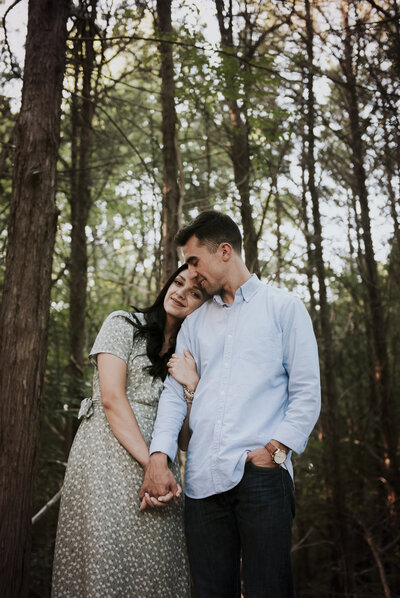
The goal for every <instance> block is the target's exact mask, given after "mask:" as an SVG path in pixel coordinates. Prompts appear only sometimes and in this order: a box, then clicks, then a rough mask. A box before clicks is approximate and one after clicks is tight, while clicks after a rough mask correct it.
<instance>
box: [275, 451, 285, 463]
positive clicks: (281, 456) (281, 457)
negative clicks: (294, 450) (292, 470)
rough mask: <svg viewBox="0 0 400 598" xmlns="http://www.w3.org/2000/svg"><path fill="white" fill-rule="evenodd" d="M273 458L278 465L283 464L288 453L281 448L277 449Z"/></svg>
mask: <svg viewBox="0 0 400 598" xmlns="http://www.w3.org/2000/svg"><path fill="white" fill-rule="evenodd" d="M273 459H274V461H275V463H277V464H278V465H282V463H284V462H285V461H286V453H285V451H282V450H281V449H278V450H276V451H275V453H274V456H273Z"/></svg>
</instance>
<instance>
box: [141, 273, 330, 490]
mask: <svg viewBox="0 0 400 598" xmlns="http://www.w3.org/2000/svg"><path fill="white" fill-rule="evenodd" d="M184 348H186V349H188V350H189V351H190V352H191V354H192V355H193V357H194V358H195V360H196V364H197V370H198V373H199V375H200V382H199V384H198V386H197V389H196V393H195V398H194V401H193V405H192V409H191V414H190V421H189V426H190V430H191V432H192V435H191V438H190V443H189V448H188V453H187V465H186V482H185V493H186V494H187V495H188V496H189V497H191V498H204V497H206V496H210V495H212V494H217V493H220V492H224V491H226V490H229V489H230V488H233V487H234V486H235V485H236V484H238V483H239V482H240V480H241V478H242V476H243V471H244V465H245V462H246V458H247V454H248V452H249V451H251V450H253V449H256V448H260V447H263V446H265V445H266V444H267V443H268V442H269V441H270V440H271V439H275V440H277V441H279V442H281V443H282V444H284V445H286V446H288V447H289V448H290V449H291V450H294V451H295V452H296V453H301V452H302V451H303V450H304V449H305V447H306V444H307V440H308V437H309V434H310V433H311V430H312V429H313V427H314V425H315V422H316V420H317V418H318V415H319V411H320V379H319V364H318V351H317V344H316V341H315V336H314V331H313V327H312V323H311V319H310V317H309V315H308V312H307V310H306V308H305V307H304V305H303V303H302V302H301V301H300V300H299V299H297V298H296V297H294V296H293V295H291V294H289V293H287V292H285V291H282V290H280V289H277V288H275V287H272V286H267V285H265V284H263V283H261V282H260V281H259V280H258V278H257V276H255V275H254V274H253V276H252V277H251V278H250V279H249V280H248V281H247V282H246V283H245V284H244V285H242V286H241V287H240V288H239V289H238V290H237V292H236V295H235V300H234V302H233V304H232V305H227V304H225V303H224V302H223V301H222V300H221V297H219V296H215V297H214V298H213V299H211V300H210V301H207V302H206V303H204V304H203V305H202V306H201V307H200V308H199V309H197V310H196V311H195V312H193V313H192V314H191V315H190V316H188V317H187V318H186V320H185V321H184V323H183V325H182V327H181V330H180V332H179V335H178V338H177V346H176V352H177V353H180V354H183V349H184ZM185 415H186V402H185V400H184V396H183V389H182V386H181V385H180V384H179V383H178V382H176V380H174V379H173V378H172V377H171V376H168V377H167V379H166V381H165V384H164V390H163V392H162V395H161V398H160V403H159V408H158V414H157V419H156V422H155V427H154V433H153V440H152V443H151V447H150V452H151V453H153V452H157V451H160V452H163V453H165V454H167V455H168V456H169V458H170V459H171V460H173V459H174V458H175V455H176V451H177V437H178V434H179V430H180V428H181V426H182V423H183V420H184V418H185ZM290 453H291V451H290V452H289V456H288V459H287V460H286V463H285V465H284V467H286V468H287V469H288V471H289V473H290V474H291V475H292V476H293V467H292V463H291V459H290Z"/></svg>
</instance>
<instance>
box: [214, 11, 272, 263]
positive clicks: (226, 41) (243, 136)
mask: <svg viewBox="0 0 400 598" xmlns="http://www.w3.org/2000/svg"><path fill="white" fill-rule="evenodd" d="M215 6H216V9H217V17H218V25H219V31H220V35H221V46H222V49H223V51H225V52H226V51H228V52H229V53H231V54H232V58H231V57H229V58H228V59H225V62H226V63H227V65H226V69H225V72H226V90H229V91H227V93H226V103H227V105H228V108H229V117H230V123H231V131H230V158H231V160H232V165H233V172H234V177H235V184H236V188H237V190H238V193H239V196H240V213H241V217H242V225H243V248H244V254H245V261H246V266H247V267H248V268H249V270H250V271H251V272H255V273H257V274H259V270H260V268H259V263H258V248H257V233H256V229H255V226H254V218H253V208H252V205H251V201H250V177H251V162H250V148H249V123H248V119H247V114H246V106H245V102H244V103H243V106H240V105H239V102H238V101H237V99H236V98H235V86H236V85H237V82H236V81H235V75H234V74H232V65H231V61H232V60H234V53H235V46H234V40H233V14H232V2H231V1H230V2H229V8H228V10H227V11H225V5H224V0H215ZM225 13H226V14H225ZM264 37H265V33H264V34H262V35H261V37H260V38H259V39H258V41H257V42H255V43H254V46H253V47H251V48H250V47H249V48H247V56H246V57H247V58H250V56H252V55H254V52H255V51H256V48H257V47H258V45H259V44H260V43H261V42H262V41H263V40H264Z"/></svg>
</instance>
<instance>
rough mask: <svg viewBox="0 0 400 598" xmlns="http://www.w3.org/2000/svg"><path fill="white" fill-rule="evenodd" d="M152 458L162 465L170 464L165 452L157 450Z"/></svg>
mask: <svg viewBox="0 0 400 598" xmlns="http://www.w3.org/2000/svg"><path fill="white" fill-rule="evenodd" d="M150 460H151V461H152V462H153V463H157V464H160V465H163V464H164V465H165V466H167V465H168V456H167V455H166V454H165V453H161V452H160V451H156V452H155V453H151V455H150Z"/></svg>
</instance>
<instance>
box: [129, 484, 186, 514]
mask: <svg viewBox="0 0 400 598" xmlns="http://www.w3.org/2000/svg"><path fill="white" fill-rule="evenodd" d="M177 486H178V490H177V492H176V495H175V496H174V495H173V494H172V492H171V491H170V492H168V494H166V495H165V496H159V497H158V498H155V497H154V496H150V494H148V493H147V492H146V493H145V495H144V497H143V498H142V502H141V503H140V507H139V510H140V511H144V510H145V509H146V507H150V508H153V507H158V508H162V509H163V508H164V507H166V506H167V504H168V503H169V502H170V501H171V500H172V499H174V501H175V502H177V499H178V498H179V497H180V495H181V494H182V488H181V487H180V485H179V484H177Z"/></svg>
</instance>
